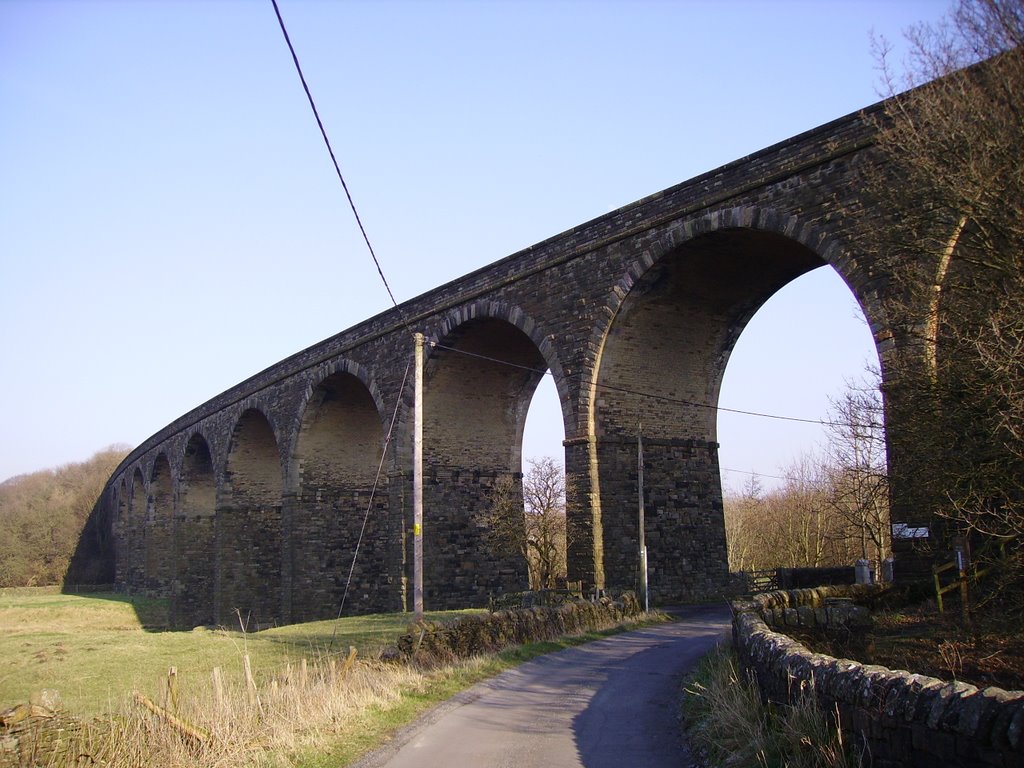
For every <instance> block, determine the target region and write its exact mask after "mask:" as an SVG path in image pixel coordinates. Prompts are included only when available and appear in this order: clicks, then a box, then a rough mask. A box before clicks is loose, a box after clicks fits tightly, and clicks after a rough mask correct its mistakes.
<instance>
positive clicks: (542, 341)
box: [431, 301, 573, 437]
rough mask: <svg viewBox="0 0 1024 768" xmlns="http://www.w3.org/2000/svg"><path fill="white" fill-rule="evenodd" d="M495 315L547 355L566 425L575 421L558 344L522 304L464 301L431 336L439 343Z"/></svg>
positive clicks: (543, 356) (495, 317)
mask: <svg viewBox="0 0 1024 768" xmlns="http://www.w3.org/2000/svg"><path fill="white" fill-rule="evenodd" d="M482 319H492V320H503V321H505V322H506V323H508V324H509V325H511V326H513V327H514V328H517V329H519V330H520V331H522V333H523V335H525V336H526V337H527V338H528V339H529V340H530V341H531V342H533V345H534V347H536V349H537V351H538V352H539V353H540V355H541V357H542V358H543V359H544V365H545V366H546V367H547V369H548V371H550V373H551V376H552V378H553V379H554V382H555V388H556V390H557V391H558V400H559V402H560V403H561V406H562V421H563V427H566V428H567V426H568V425H570V424H572V423H573V398H572V396H571V395H572V393H571V391H570V388H569V385H568V383H567V380H566V376H565V371H564V369H563V366H562V361H561V359H560V357H559V355H558V351H557V349H556V347H555V345H554V344H553V343H552V339H553V338H554V337H553V336H548V335H545V334H544V333H543V332H542V330H541V329H540V327H538V325H537V323H536V321H535V320H534V319H533V318H532V317H530V316H529V315H528V314H527V313H526V312H524V311H523V310H522V309H520V308H519V307H516V306H513V305H511V304H507V303H505V302H502V301H475V302H472V303H469V304H464V305H462V306H460V307H458V308H456V309H453V310H451V311H450V312H448V313H447V314H446V315H445V317H444V320H442V322H441V327H440V329H439V330H438V332H437V334H436V335H435V336H434V337H433V338H432V339H431V341H432V342H434V343H437V342H439V341H440V340H441V339H444V338H446V337H450V336H452V335H453V334H455V333H456V332H457V330H458V329H459V328H460V327H461V326H464V325H466V324H467V323H472V322H474V321H476V320H482ZM520 437H521V435H520Z"/></svg>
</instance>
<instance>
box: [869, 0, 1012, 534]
mask: <svg viewBox="0 0 1024 768" xmlns="http://www.w3.org/2000/svg"><path fill="white" fill-rule="evenodd" d="M907 39H908V41H909V43H910V46H911V53H910V57H909V59H908V62H907V69H908V75H907V78H906V79H905V80H903V81H899V80H898V79H897V78H896V76H895V75H894V74H893V68H892V66H891V62H890V61H889V60H888V57H887V54H888V51H887V50H886V47H885V46H884V45H883V46H882V47H881V51H880V58H881V63H882V66H883V71H884V72H885V74H886V84H887V88H888V90H889V95H892V96H893V98H892V99H891V100H890V102H889V104H888V106H887V108H886V109H885V111H884V114H882V115H881V116H880V117H878V118H877V123H878V128H879V131H878V138H877V148H878V151H879V153H880V155H881V158H882V159H883V160H884V162H883V163H879V164H877V165H873V166H872V167H870V168H865V179H864V180H865V185H864V186H865V188H866V192H867V194H868V196H869V197H871V198H874V201H875V202H876V203H877V204H879V205H880V206H881V209H882V210H889V211H892V212H893V216H892V220H891V221H890V222H889V224H888V226H885V227H874V228H872V229H871V231H870V232H867V233H865V235H864V236H863V237H862V238H861V241H860V243H859V247H861V248H863V249H864V250H866V251H869V252H872V253H873V254H875V255H876V256H877V257H878V258H879V261H880V263H882V264H884V265H885V267H886V271H887V272H888V273H889V275H891V280H892V281H893V284H894V285H895V286H896V287H897V289H898V290H897V291H896V294H897V298H896V299H894V300H893V303H894V305H895V306H893V307H891V309H893V310H895V312H894V314H893V315H892V316H916V317H918V318H920V322H917V323H915V324H913V325H911V326H908V327H905V328H900V329H897V334H898V339H897V341H898V342H899V343H900V345H901V349H902V350H903V353H904V354H903V355H902V356H901V357H900V358H899V359H897V360H894V362H893V367H892V370H893V373H894V376H893V380H894V381H896V382H897V384H898V387H897V388H895V389H894V390H893V391H892V392H891V393H890V395H891V398H890V403H889V405H890V407H891V408H892V409H893V412H894V413H898V414H899V418H900V422H901V426H903V427H904V430H903V432H904V434H905V438H904V439H905V440H906V441H907V444H906V445H905V450H901V451H900V455H901V457H903V456H909V457H910V458H909V459H907V460H906V461H905V463H901V464H900V465H899V466H893V467H891V470H892V472H893V478H894V480H897V481H899V480H900V479H903V480H904V481H907V480H908V479H910V478H912V480H911V481H910V482H909V483H906V484H907V485H913V486H914V487H916V488H919V489H920V491H921V493H920V495H919V496H918V497H916V498H915V499H913V500H912V501H913V502H914V503H916V504H920V505H927V507H929V508H930V509H932V511H933V512H934V514H936V515H937V516H938V517H939V518H943V519H946V520H948V521H951V522H952V524H953V527H954V529H956V532H965V531H966V532H971V531H973V532H976V533H981V534H986V535H993V536H1018V537H1019V536H1020V535H1021V534H1022V533H1024V368H1022V364H1021V360H1022V359H1024V357H1022V353H1024V109H1022V104H1021V95H1022V94H1024V48H1022V45H1024V0H960V2H959V3H958V5H957V6H956V7H955V9H954V10H953V12H952V14H951V16H950V18H949V20H948V21H947V23H945V24H942V25H939V26H927V25H925V26H919V27H917V28H915V29H913V30H911V31H910V32H909V33H908V35H907ZM977 62H981V63H977ZM936 78H937V79H936ZM922 82H923V83H925V84H924V85H922V86H920V87H917V88H915V89H914V90H911V91H908V92H906V93H899V91H900V89H901V88H902V87H903V86H904V85H907V84H909V85H917V84H918V83H922ZM852 215H854V216H855V215H856V213H855V212H852Z"/></svg>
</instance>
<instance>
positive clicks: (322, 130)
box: [270, 0, 398, 307]
mask: <svg viewBox="0 0 1024 768" xmlns="http://www.w3.org/2000/svg"><path fill="white" fill-rule="evenodd" d="M270 2H271V3H273V4H274V13H275V14H276V15H277V23H278V24H280V25H281V34H283V35H284V41H285V42H286V43H287V44H288V50H289V51H291V54H292V61H293V62H294V63H295V71H296V72H298V73H299V80H301V81H302V89H303V90H304V91H305V92H306V98H307V99H309V106H310V108H311V109H312V110H313V117H315V118H316V124H317V125H318V126H319V127H320V135H321V136H323V138H324V144H325V145H326V146H327V152H328V153H329V154H330V156H331V162H332V163H334V171H335V173H337V174H338V181H340V182H341V187H342V189H344V190H345V197H346V198H348V205H349V207H350V208H351V209H352V215H353V216H355V219H356V224H358V225H359V231H360V232H361V233H362V235H363V242H365V243H366V248H367V249H368V250H369V251H370V256H371V257H373V263H374V264H375V265H376V267H377V274H378V275H380V279H381V280H382V281H383V282H384V287H385V288H386V289H387V292H388V296H390V297H391V303H392V304H394V305H395V306H396V307H397V306H398V302H397V301H395V294H393V293H392V292H391V286H390V285H388V279H387V278H386V277H384V270H383V269H381V266H380V261H378V260H377V254H376V253H375V252H374V250H373V246H372V245H371V244H370V238H369V236H368V235H367V234H366V228H365V227H364V226H363V220H362V219H360V218H359V211H357V210H356V204H355V201H354V200H353V199H352V194H351V193H350V192H349V191H348V184H346V183H345V177H344V176H343V175H342V173H341V166H339V165H338V158H337V157H336V156H335V154H334V148H333V147H332V146H331V140H330V139H329V138H327V130H326V129H325V128H324V122H323V120H321V119H320V112H319V110H317V108H316V102H315V101H313V94H312V93H310V91H309V86H308V85H307V84H306V76H305V75H303V74H302V66H301V65H300V64H299V57H298V56H297V55H296V53H295V47H294V46H293V45H292V40H291V38H290V37H289V36H288V30H287V29H286V28H285V25H284V19H283V18H281V9H280V8H278V7H277V0H270Z"/></svg>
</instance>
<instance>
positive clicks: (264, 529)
mask: <svg viewBox="0 0 1024 768" xmlns="http://www.w3.org/2000/svg"><path fill="white" fill-rule="evenodd" d="M283 485H284V484H283V478H282V466H281V454H280V450H279V447H278V440H277V435H276V432H275V430H274V427H273V425H272V424H271V422H270V421H269V419H268V418H267V417H266V415H264V413H263V412H262V411H260V410H258V409H256V408H248V409H246V410H245V411H243V412H242V414H241V415H240V416H239V418H238V421H237V422H236V423H235V426H234V429H233V430H232V433H231V439H230V442H229V445H228V451H227V457H226V463H225V470H224V478H223V482H222V484H221V487H220V489H219V493H218V498H217V517H216V523H215V525H216V550H217V558H216V559H217V571H216V584H215V588H214V592H215V619H216V621H217V622H218V623H221V624H223V623H225V622H229V621H231V622H232V623H234V622H233V619H235V617H234V613H235V611H238V612H239V613H240V615H241V618H242V621H243V622H244V623H246V624H247V625H248V626H249V627H250V628H255V627H257V626H265V625H268V624H271V623H273V622H274V621H276V620H278V619H279V617H280V615H281V556H282V549H281V500H282V490H283Z"/></svg>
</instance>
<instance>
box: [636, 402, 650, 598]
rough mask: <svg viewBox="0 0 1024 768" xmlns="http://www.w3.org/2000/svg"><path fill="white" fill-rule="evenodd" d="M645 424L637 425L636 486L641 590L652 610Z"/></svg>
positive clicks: (638, 423)
mask: <svg viewBox="0 0 1024 768" xmlns="http://www.w3.org/2000/svg"><path fill="white" fill-rule="evenodd" d="M642 432H643V425H642V424H641V423H640V422H637V425H636V475H637V478H636V487H637V509H638V518H639V519H638V525H639V528H640V591H641V592H643V593H644V610H645V611H649V610H650V597H649V595H648V590H647V542H646V540H645V538H644V439H643V437H642V434H641V433H642Z"/></svg>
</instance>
